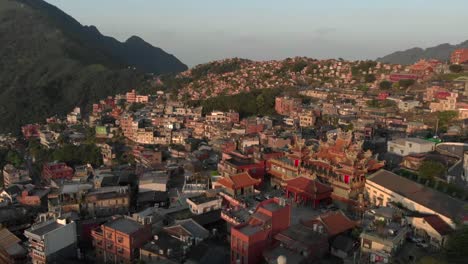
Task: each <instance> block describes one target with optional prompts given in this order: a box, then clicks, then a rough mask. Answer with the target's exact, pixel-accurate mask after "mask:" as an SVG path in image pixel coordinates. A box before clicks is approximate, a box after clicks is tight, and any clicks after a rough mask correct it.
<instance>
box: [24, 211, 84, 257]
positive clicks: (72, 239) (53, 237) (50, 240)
mask: <svg viewBox="0 0 468 264" xmlns="http://www.w3.org/2000/svg"><path fill="white" fill-rule="evenodd" d="M24 236H25V237H26V238H27V239H28V241H29V255H30V257H31V259H32V263H33V264H45V263H63V262H65V260H66V259H70V258H72V257H73V256H76V253H77V236H76V224H75V222H73V221H69V220H67V219H51V220H47V221H44V222H40V223H38V224H35V225H33V226H32V227H31V228H29V229H27V230H26V231H24Z"/></svg>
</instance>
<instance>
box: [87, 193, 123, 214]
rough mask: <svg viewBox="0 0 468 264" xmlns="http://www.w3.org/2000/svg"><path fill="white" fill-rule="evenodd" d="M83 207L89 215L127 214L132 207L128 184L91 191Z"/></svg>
mask: <svg viewBox="0 0 468 264" xmlns="http://www.w3.org/2000/svg"><path fill="white" fill-rule="evenodd" d="M81 207H82V211H83V213H85V214H86V215H89V216H112V215H115V214H127V213H128V212H129V209H130V190H129V188H128V186H115V187H102V188H99V189H97V190H93V191H90V192H88V193H87V194H86V196H85V201H84V203H83V204H81Z"/></svg>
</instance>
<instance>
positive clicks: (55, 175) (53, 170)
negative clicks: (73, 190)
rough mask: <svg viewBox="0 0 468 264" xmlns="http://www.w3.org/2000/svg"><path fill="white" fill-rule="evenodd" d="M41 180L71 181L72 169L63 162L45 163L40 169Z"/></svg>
mask: <svg viewBox="0 0 468 264" xmlns="http://www.w3.org/2000/svg"><path fill="white" fill-rule="evenodd" d="M42 178H43V179H44V180H57V179H67V180H71V179H72V178H73V169H72V168H71V167H69V166H67V164H65V163H64V162H51V163H46V164H44V166H43V167H42Z"/></svg>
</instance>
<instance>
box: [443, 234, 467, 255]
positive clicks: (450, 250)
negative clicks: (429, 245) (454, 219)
mask: <svg viewBox="0 0 468 264" xmlns="http://www.w3.org/2000/svg"><path fill="white" fill-rule="evenodd" d="M467 248H468V227H467V226H463V227H462V228H460V229H458V230H456V231H455V232H453V233H452V234H451V235H450V236H449V239H448V242H447V247H446V254H447V257H448V258H449V260H450V262H451V263H458V262H457V260H458V261H459V260H466V259H468V250H466V249H467ZM460 263H462V262H460Z"/></svg>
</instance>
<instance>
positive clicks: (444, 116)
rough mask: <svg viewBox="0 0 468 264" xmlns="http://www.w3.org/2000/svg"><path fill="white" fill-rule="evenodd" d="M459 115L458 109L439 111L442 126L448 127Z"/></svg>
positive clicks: (438, 116) (440, 125)
mask: <svg viewBox="0 0 468 264" xmlns="http://www.w3.org/2000/svg"><path fill="white" fill-rule="evenodd" d="M457 117H458V112H457V111H443V112H438V113H437V118H438V119H439V127H440V128H448V126H449V125H450V124H451V123H452V122H453V121H454V120H455V119H456V118H457Z"/></svg>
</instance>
